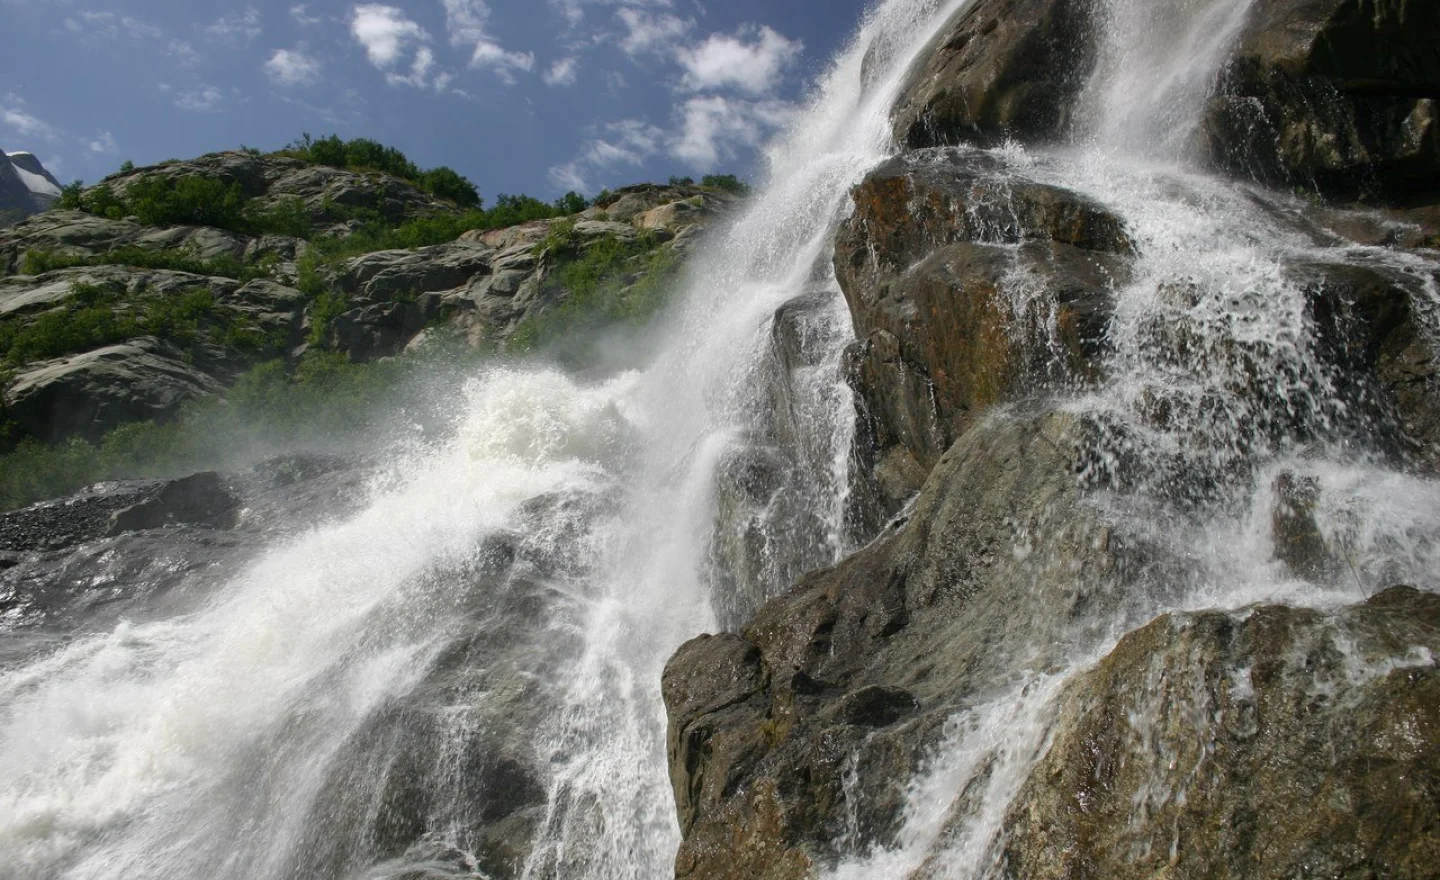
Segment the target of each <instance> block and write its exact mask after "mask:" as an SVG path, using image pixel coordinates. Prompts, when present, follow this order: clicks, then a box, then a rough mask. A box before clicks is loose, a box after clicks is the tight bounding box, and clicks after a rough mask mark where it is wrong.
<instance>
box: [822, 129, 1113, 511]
mask: <svg viewBox="0 0 1440 880" xmlns="http://www.w3.org/2000/svg"><path fill="white" fill-rule="evenodd" d="M853 197H854V200H855V212H854V214H853V215H852V216H851V217H850V218H849V219H848V220H847V221H845V222H844V223H843V224H842V225H841V228H840V230H839V233H838V235H837V238H836V245H835V271H836V275H837V277H838V278H839V280H840V286H841V289H842V290H844V292H845V297H846V299H847V301H848V302H849V303H850V311H851V314H852V315H853V317H854V322H855V330H856V335H857V336H858V337H859V338H860V340H861V345H860V347H858V348H857V349H856V351H855V352H854V353H853V355H852V361H851V366H850V370H851V375H852V381H853V382H854V384H855V386H856V388H857V391H858V397H859V399H860V404H861V407H862V410H863V411H864V415H865V418H864V419H862V440H864V441H865V443H864V445H862V452H867V453H868V455H869V456H870V461H869V462H868V464H869V467H868V469H869V470H870V471H872V472H874V473H876V474H877V476H878V480H879V482H880V495H881V501H882V503H881V506H882V507H883V508H885V509H886V510H887V511H889V512H893V510H894V509H896V508H897V507H898V505H899V503H900V502H901V501H902V500H903V499H904V498H905V497H907V496H908V495H910V494H913V492H914V491H915V490H916V489H918V488H919V485H918V482H917V477H922V478H923V476H924V474H925V473H926V472H927V471H928V470H929V469H930V468H931V467H932V466H933V465H934V463H935V461H936V460H937V459H938V458H939V457H940V454H941V453H943V452H944V451H945V450H946V449H947V448H948V447H949V446H950V444H951V443H953V442H954V441H955V440H956V438H958V437H959V436H960V435H961V434H963V433H964V432H965V431H966V430H968V428H969V427H970V426H971V425H973V424H974V423H975V422H976V420H977V419H979V418H981V417H983V415H984V414H985V412H986V410H987V409H988V408H989V407H992V406H994V405H996V404H998V403H1003V402H1005V401H1008V400H1013V399H1016V398H1017V397H1020V396H1024V395H1031V394H1036V393H1043V392H1045V391H1049V390H1055V389H1058V388H1062V387H1068V386H1073V385H1074V384H1076V383H1083V382H1086V381H1089V380H1093V379H1094V378H1096V376H1097V375H1098V373H1099V360H1100V355H1101V354H1102V353H1103V350H1104V343H1105V336H1106V328H1107V324H1108V317H1109V313H1110V311H1111V303H1112V298H1111V293H1112V290H1113V286H1114V285H1115V284H1116V283H1119V282H1123V280H1124V279H1125V278H1126V277H1127V276H1128V270H1129V262H1130V259H1131V258H1132V256H1133V253H1134V247H1133V245H1132V244H1131V242H1130V239H1129V237H1128V236H1127V234H1126V232H1125V229H1124V224H1123V223H1122V222H1121V221H1120V220H1119V218H1118V217H1116V216H1115V215H1114V214H1113V213H1111V212H1110V211H1108V210H1107V209H1106V208H1105V207H1104V206H1103V205H1100V204H1097V203H1095V202H1094V201H1092V200H1090V199H1088V198H1086V197H1084V196H1081V195H1079V194H1077V193H1073V192H1069V191H1067V190H1064V189H1061V188H1058V187H1054V186H1050V185H1047V184H1043V183H1038V182H1035V181H1033V180H1030V179H1027V178H1026V177H1025V176H1024V174H1023V173H1022V172H1019V171H1016V170H1013V169H1009V168H1007V167H1005V165H1004V163H1003V161H1002V160H1000V159H997V158H995V157H992V156H987V155H984V154H980V153H976V152H973V151H969V150H964V149H958V150H925V151H916V152H912V153H907V154H905V155H904V156H902V157H900V158H897V159H893V160H891V161H889V162H887V163H885V164H884V165H882V166H880V167H879V168H878V169H876V170H875V171H873V172H872V173H871V174H870V175H869V176H868V177H867V178H866V179H865V181H864V182H863V183H861V184H860V185H859V186H858V187H856V189H855V191H854V193H853Z"/></svg>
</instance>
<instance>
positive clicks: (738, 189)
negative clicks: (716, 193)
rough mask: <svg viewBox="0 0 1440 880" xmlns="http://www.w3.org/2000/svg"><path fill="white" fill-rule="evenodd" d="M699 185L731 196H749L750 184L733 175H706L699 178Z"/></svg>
mask: <svg viewBox="0 0 1440 880" xmlns="http://www.w3.org/2000/svg"><path fill="white" fill-rule="evenodd" d="M700 185H701V186H703V187H705V188H706V189H718V190H720V191H721V192H727V193H731V194H732V195H737V196H748V195H750V184H748V183H746V182H745V181H743V180H741V179H740V178H738V177H736V176H735V175H733V174H707V175H705V176H704V177H703V178H701V180H700Z"/></svg>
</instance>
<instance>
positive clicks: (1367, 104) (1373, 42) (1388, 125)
mask: <svg viewBox="0 0 1440 880" xmlns="http://www.w3.org/2000/svg"><path fill="white" fill-rule="evenodd" d="M1437 99H1440V7H1437V6H1436V5H1435V4H1434V3H1429V2H1415V0H1374V2H1370V0H1366V2H1361V0H1278V2H1270V3H1256V4H1253V5H1252V6H1251V11H1250V18H1249V21H1248V22H1247V23H1246V25H1245V26H1244V28H1243V30H1242V31H1241V34H1240V36H1239V38H1238V42H1237V45H1236V48H1235V50H1234V52H1233V53H1232V55H1231V57H1230V59H1229V61H1228V63H1227V64H1226V66H1225V68H1224V70H1223V72H1222V74H1221V77H1220V84H1219V88H1218V90H1217V94H1216V96H1215V98H1214V99H1213V100H1212V101H1211V102H1210V106H1209V109H1208V111H1207V114H1206V118H1205V124H1204V136H1205V140H1206V147H1207V149H1208V152H1209V155H1210V157H1211V161H1212V162H1214V163H1215V164H1217V165H1219V166H1221V167H1223V168H1227V169H1230V170H1233V171H1237V172H1240V173H1244V174H1249V175H1253V176H1255V177H1258V178H1260V179H1261V180H1264V181H1267V182H1271V183H1280V184H1286V185H1295V186H1303V187H1306V188H1318V189H1320V190H1321V191H1322V192H1326V193H1333V194H1337V195H1341V196H1369V197H1375V198H1379V199H1382V200H1389V201H1400V202H1409V201H1434V200H1435V199H1436V198H1437V197H1440V118H1437V105H1436V101H1437Z"/></svg>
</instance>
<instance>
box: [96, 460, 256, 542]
mask: <svg viewBox="0 0 1440 880" xmlns="http://www.w3.org/2000/svg"><path fill="white" fill-rule="evenodd" d="M239 503H240V502H239V500H238V499H236V498H235V496H234V495H232V494H230V492H229V491H228V490H227V489H226V487H225V484H224V482H223V481H222V480H221V478H220V475H219V474H217V473H214V472H206V473H200V474H195V475H193V476H189V477H183V478H181V479H178V480H170V481H168V482H166V483H164V484H163V485H162V486H160V488H159V489H158V491H156V492H154V493H153V494H151V495H150V496H149V497H147V498H146V499H145V500H144V501H141V502H139V503H137V504H134V505H131V506H130V507H126V508H124V509H123V510H117V511H116V512H115V513H114V514H112V515H111V517H110V529H109V531H108V534H110V535H118V534H121V533H122V532H135V531H140V530H143V529H158V528H161V527H163V526H172V525H197V526H206V527H208V528H212V529H230V528H234V527H235V522H236V517H237V515H238V514H239Z"/></svg>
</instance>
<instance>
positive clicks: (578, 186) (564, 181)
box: [549, 162, 591, 193]
mask: <svg viewBox="0 0 1440 880" xmlns="http://www.w3.org/2000/svg"><path fill="white" fill-rule="evenodd" d="M549 177H550V182H551V183H552V184H554V185H555V188H556V189H562V190H569V191H573V192H579V193H587V192H590V191H591V190H590V183H589V182H588V181H587V180H586V179H585V176H584V173H583V172H582V171H581V170H580V163H579V162H567V163H566V164H564V165H556V166H555V167H554V168H551V169H550V172H549Z"/></svg>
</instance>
